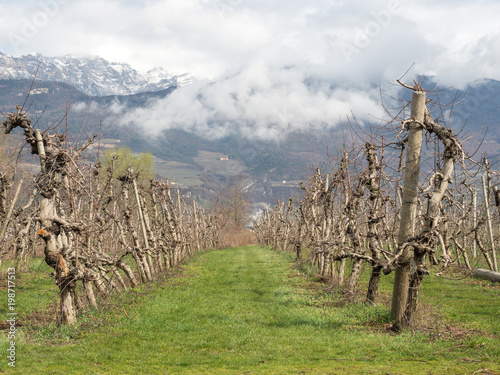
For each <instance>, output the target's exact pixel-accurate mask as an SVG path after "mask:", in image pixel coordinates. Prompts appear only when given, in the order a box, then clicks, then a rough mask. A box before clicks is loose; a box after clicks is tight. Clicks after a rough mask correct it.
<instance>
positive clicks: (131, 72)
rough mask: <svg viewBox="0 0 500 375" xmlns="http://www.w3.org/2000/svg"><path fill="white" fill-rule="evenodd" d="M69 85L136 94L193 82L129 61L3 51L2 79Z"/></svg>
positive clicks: (104, 92) (91, 92) (84, 89)
mask: <svg viewBox="0 0 500 375" xmlns="http://www.w3.org/2000/svg"><path fill="white" fill-rule="evenodd" d="M34 78H36V79H37V80H41V81H58V82H63V83H67V84H70V85H72V86H74V87H75V88H77V89H78V90H80V91H82V92H83V93H85V94H87V95H92V96H108V95H133V94H138V93H143V92H154V91H161V90H165V89H169V88H172V87H175V88H177V87H182V86H184V85H187V84H189V83H190V82H191V80H192V77H191V76H190V75H189V74H187V73H185V74H179V75H176V74H171V73H169V72H167V71H166V70H165V69H164V68H163V67H161V66H155V67H154V68H152V69H150V70H148V71H147V72H146V73H145V74H141V73H139V72H138V71H137V70H136V69H134V68H132V67H131V66H130V65H129V64H127V63H116V62H109V61H108V60H105V59H104V58H102V57H99V56H91V57H76V56H74V55H65V56H59V57H46V56H43V55H41V54H39V53H37V54H31V55H23V56H19V57H14V56H11V55H7V54H4V53H2V52H0V79H34Z"/></svg>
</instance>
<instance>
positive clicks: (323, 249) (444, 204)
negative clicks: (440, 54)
mask: <svg viewBox="0 0 500 375" xmlns="http://www.w3.org/2000/svg"><path fill="white" fill-rule="evenodd" d="M405 86H406V85H405ZM406 87H407V88H410V89H411V90H412V91H413V100H412V103H411V112H410V115H409V117H408V116H407V115H406V113H407V111H406V109H405V108H404V109H403V110H401V111H400V112H399V116H394V117H393V118H392V121H391V122H390V125H392V126H393V128H392V129H391V130H392V131H393V134H395V135H396V136H395V138H394V139H393V141H392V142H386V141H385V138H384V137H382V136H381V134H382V133H383V131H384V130H383V129H380V130H379V131H380V133H379V134H377V135H375V136H374V135H370V134H366V137H368V138H369V141H365V142H364V143H363V144H361V145H357V146H353V147H352V148H351V149H350V150H346V148H345V147H344V149H343V150H342V151H340V152H339V153H338V155H337V157H336V158H332V162H331V170H329V171H328V173H325V172H324V171H323V170H321V169H319V168H318V169H316V170H315V171H314V173H313V175H312V176H311V177H310V178H309V180H308V181H307V182H305V183H302V184H301V190H302V197H301V199H299V200H297V201H293V200H289V202H288V203H284V202H278V205H277V206H275V207H274V209H273V210H271V211H267V212H264V213H263V215H262V216H261V217H260V218H259V219H258V220H257V221H256V222H255V223H254V227H255V234H256V236H257V238H258V240H259V242H260V243H261V244H263V245H266V246H272V247H273V248H275V249H280V250H283V251H292V252H295V253H296V257H297V259H303V258H304V257H305V258H306V259H303V261H309V262H310V263H311V264H312V265H313V266H314V267H316V270H317V272H318V273H319V275H321V276H322V277H325V278H328V279H330V280H331V281H333V282H335V283H337V284H339V285H342V286H343V287H344V294H345V298H346V299H348V300H349V299H351V298H352V297H353V296H354V295H355V293H356V291H357V289H358V285H359V280H360V275H361V272H362V268H363V265H365V264H366V265H368V266H369V267H370V277H369V282H368V287H367V290H366V294H365V295H366V297H365V300H366V302H367V303H370V304H374V303H376V301H377V296H378V285H379V281H380V279H381V277H382V275H383V274H389V273H391V272H395V273H396V276H395V283H394V291H393V299H392V315H393V318H394V328H395V329H397V330H399V329H401V328H404V327H405V326H408V325H411V324H412V323H413V319H414V316H415V312H416V310H417V304H418V296H419V291H420V286H421V284H422V281H423V279H424V276H425V275H427V274H429V272H430V267H435V268H436V273H437V274H438V275H439V274H441V273H442V272H443V270H444V269H445V268H446V267H448V266H450V265H452V264H455V265H463V266H464V267H465V268H467V269H468V270H472V269H473V267H474V266H475V265H477V264H483V263H486V264H487V265H488V267H489V268H490V269H492V270H496V267H497V266H496V257H495V247H494V242H495V237H498V236H499V226H500V225H499V223H500V221H498V214H497V216H496V221H495V220H493V219H494V218H493V219H492V217H491V216H490V215H489V213H490V201H491V200H489V199H486V205H485V206H484V205H483V206H481V205H479V204H478V202H477V199H478V196H481V194H479V195H478V194H477V193H476V192H477V191H482V190H480V187H481V185H480V184H479V178H478V177H479V173H485V175H486V179H487V183H486V184H485V191H484V194H483V195H482V198H484V197H492V196H493V195H492V194H494V196H495V198H496V200H495V205H496V207H497V209H500V192H499V191H500V190H499V189H498V188H497V187H496V186H493V185H494V181H495V179H496V176H495V174H494V173H492V171H491V169H490V166H489V163H488V162H487V160H486V158H484V159H483V163H474V162H472V161H471V160H470V158H468V157H467V155H466V154H465V152H464V150H463V146H462V143H461V141H460V140H459V139H458V138H457V136H456V135H455V134H454V133H453V131H452V130H451V129H449V128H447V127H445V126H442V125H440V124H439V123H438V121H436V120H434V119H433V117H432V115H431V111H430V110H429V107H430V108H434V107H432V102H430V101H427V98H426V94H427V93H426V91H424V90H423V89H422V87H420V86H419V85H418V84H417V83H415V86H414V87H410V86H406ZM428 102H429V103H431V104H428ZM386 129H387V126H386ZM394 130H395V131H394ZM424 138H425V139H427V143H426V142H423V139H424ZM434 141H436V142H439V144H440V147H439V148H436V147H435V143H434ZM423 145H424V147H426V146H428V145H432V146H434V151H435V154H434V155H432V157H433V158H434V160H436V162H435V165H434V167H433V168H429V170H425V169H424V168H423V169H421V167H420V164H421V159H422V147H423ZM437 149H439V150H440V151H439V152H438V151H437ZM425 152H426V149H425V148H424V153H425ZM472 171H475V172H474V173H473V172H472ZM492 181H493V182H492ZM492 186H493V187H492ZM481 207H482V209H481ZM486 207H487V209H486ZM499 213H500V211H499ZM493 216H495V215H493ZM473 217H474V218H476V219H474V220H472V219H473ZM492 223H495V224H492ZM488 228H490V229H491V228H493V229H491V230H490V231H488ZM495 229H496V230H495ZM497 242H498V241H497ZM476 248H477V249H479V252H480V253H481V254H482V258H480V257H477V258H475V257H474V256H475V255H476Z"/></svg>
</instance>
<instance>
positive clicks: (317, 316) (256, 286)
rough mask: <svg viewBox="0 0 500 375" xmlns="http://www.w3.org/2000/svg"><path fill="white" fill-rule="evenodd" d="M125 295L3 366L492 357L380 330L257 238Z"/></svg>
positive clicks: (164, 368) (148, 369) (380, 370)
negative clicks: (331, 299)
mask: <svg viewBox="0 0 500 375" xmlns="http://www.w3.org/2000/svg"><path fill="white" fill-rule="evenodd" d="M122 303H124V305H123V307H122V306H120V307H119V308H117V309H115V310H114V312H112V314H114V315H113V317H112V320H113V324H110V325H107V326H105V327H100V328H98V329H97V330H94V331H93V332H80V333H79V334H78V336H77V337H76V338H75V339H73V340H71V341H70V342H69V343H66V344H60V341H59V343H58V344H56V345H49V344H47V342H46V341H45V342H43V343H39V342H38V343H37V342H35V343H33V342H20V343H18V353H17V356H18V360H17V363H16V365H17V368H16V370H14V371H12V370H10V369H8V368H7V366H6V363H5V362H6V361H5V360H4V361H3V363H1V364H0V366H1V367H0V372H1V371H2V370H4V371H8V373H9V374H10V373H19V374H171V373H187V374H244V373H245V374H257V373H262V374H299V373H301V374H328V373H330V374H358V373H359V374H364V373H367V374H368V373H371V374H387V373H390V374H470V373H472V372H474V371H477V370H479V369H481V368H489V369H495V367H494V366H496V365H495V360H496V358H492V352H491V345H493V344H492V343H487V344H485V347H481V346H480V345H476V344H475V342H474V341H468V343H467V344H466V345H463V346H458V347H457V348H455V349H453V348H452V349H449V350H448V349H447V348H449V347H452V346H454V345H460V344H461V343H462V344H463V342H459V343H457V342H447V341H439V340H438V341H433V342H429V340H427V339H426V338H425V337H421V336H419V335H416V336H412V335H411V334H402V335H398V336H394V335H390V334H388V333H386V332H384V331H383V330H382V329H380V326H381V325H382V323H383V322H384V321H385V320H387V319H388V317H387V311H385V310H384V309H382V308H372V307H366V306H363V305H355V306H352V307H349V308H346V309H337V308H334V307H332V306H330V305H329V304H328V303H327V301H326V300H324V299H322V296H321V290H320V289H318V287H317V286H315V284H313V283H312V282H311V281H309V280H307V279H306V278H305V277H303V276H301V275H300V274H298V273H297V271H295V270H293V268H292V265H291V262H290V259H287V258H285V257H283V256H281V255H278V254H275V253H273V252H271V251H269V250H265V249H261V248H258V247H256V246H251V247H244V248H237V249H229V250H224V251H212V252H208V253H204V254H202V255H201V256H199V257H198V258H197V259H196V260H195V261H193V262H191V263H190V264H188V265H187V266H185V270H184V271H183V272H182V274H181V275H178V276H176V277H173V278H171V279H169V280H167V282H166V284H165V285H163V286H161V287H155V288H154V290H153V291H150V292H149V293H148V295H147V296H144V295H140V293H139V294H138V293H137V292H136V293H135V295H134V296H133V297H131V296H128V297H127V296H124V297H123V300H122ZM108 316H109V313H108ZM91 318H92V317H91V316H90V317H88V318H87V319H89V320H90V319H91ZM370 322H378V323H379V324H378V327H379V328H378V329H375V328H373V327H372V328H371V327H370ZM25 341H26V340H25ZM467 345H468V346H469V347H468V348H467V347H466V346H467ZM488 346H489V348H488ZM443 349H445V350H443ZM462 351H463V352H462ZM457 352H458V353H457ZM464 358H469V360H464ZM496 369H498V367H496ZM497 371H498V370H497Z"/></svg>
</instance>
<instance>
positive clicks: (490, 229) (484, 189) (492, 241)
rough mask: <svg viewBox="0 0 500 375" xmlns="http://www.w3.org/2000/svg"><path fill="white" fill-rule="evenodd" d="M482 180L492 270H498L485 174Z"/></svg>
mask: <svg viewBox="0 0 500 375" xmlns="http://www.w3.org/2000/svg"><path fill="white" fill-rule="evenodd" d="M481 180H482V181H483V194H484V204H485V209H486V221H487V227H488V236H489V239H490V246H491V255H492V259H493V270H492V271H495V272H498V266H497V256H496V252H495V240H494V239H493V228H492V226H491V215H490V204H489V195H488V189H487V186H486V179H485V178H484V176H481Z"/></svg>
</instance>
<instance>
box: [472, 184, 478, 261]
mask: <svg viewBox="0 0 500 375" xmlns="http://www.w3.org/2000/svg"><path fill="white" fill-rule="evenodd" d="M472 201H473V205H474V212H473V213H472V220H473V224H474V228H476V225H477V193H476V191H475V190H473V193H472ZM472 250H473V251H474V258H475V257H477V252H476V241H474V240H472Z"/></svg>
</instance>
